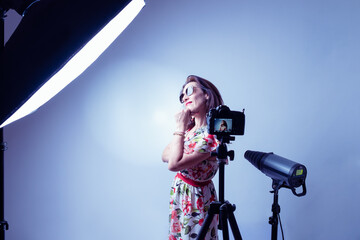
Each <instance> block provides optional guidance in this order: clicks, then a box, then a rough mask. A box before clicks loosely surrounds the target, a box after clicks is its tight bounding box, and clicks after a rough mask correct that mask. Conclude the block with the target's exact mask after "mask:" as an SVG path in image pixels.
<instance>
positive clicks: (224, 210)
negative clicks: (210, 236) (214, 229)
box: [196, 136, 242, 240]
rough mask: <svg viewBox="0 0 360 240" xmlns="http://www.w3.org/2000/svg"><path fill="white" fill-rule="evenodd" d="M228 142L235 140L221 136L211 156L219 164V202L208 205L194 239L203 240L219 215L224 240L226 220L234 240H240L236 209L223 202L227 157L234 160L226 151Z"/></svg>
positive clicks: (232, 155) (227, 231)
mask: <svg viewBox="0 0 360 240" xmlns="http://www.w3.org/2000/svg"><path fill="white" fill-rule="evenodd" d="M230 140H235V137H231V136H222V137H221V138H220V145H219V146H218V147H217V149H216V153H214V154H212V155H213V156H217V160H218V163H219V201H216V202H212V203H211V204H210V208H209V211H208V214H207V215H206V218H205V221H204V225H203V226H202V227H201V229H200V232H199V235H198V236H197V238H196V239H197V240H203V239H204V238H205V235H206V233H207V231H208V230H209V227H210V224H211V222H212V220H213V218H214V217H215V214H219V229H220V230H222V232H223V239H224V240H228V239H229V229H228V220H229V223H230V227H231V230H232V232H233V236H234V238H235V240H242V237H241V234H240V230H239V227H238V225H237V223H236V219H235V216H234V211H235V209H236V207H235V205H232V204H231V203H230V202H228V201H225V200H224V199H225V198H224V188H225V187H224V186H225V184H224V183H225V179H224V176H225V164H226V161H227V156H229V157H230V160H233V159H234V151H229V152H228V151H227V146H226V143H229V141H230Z"/></svg>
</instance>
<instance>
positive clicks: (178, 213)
mask: <svg viewBox="0 0 360 240" xmlns="http://www.w3.org/2000/svg"><path fill="white" fill-rule="evenodd" d="M218 144H219V142H218V140H217V139H216V138H215V137H214V136H213V135H210V134H208V132H207V127H206V126H205V127H202V128H199V129H197V130H196V131H195V132H194V133H192V134H187V137H186V138H185V140H184V152H185V153H186V154H191V153H193V152H200V153H208V152H212V151H215V150H216V147H217V146H218ZM217 169H218V163H217V161H216V160H204V161H202V162H201V163H199V164H198V165H196V166H194V167H192V168H188V169H185V170H182V171H180V173H181V174H182V175H183V176H185V177H186V178H189V179H191V180H194V181H196V182H207V181H209V180H211V179H212V178H213V177H214V176H215V174H216V172H217ZM216 200H217V195H216V190H215V186H214V184H213V182H212V181H210V182H209V183H208V184H207V185H205V186H202V187H195V186H192V185H190V184H188V183H186V182H184V181H183V180H181V179H180V178H178V177H175V179H174V181H173V184H172V187H171V191H170V214H169V222H170V230H169V240H190V239H196V237H197V236H198V233H199V232H200V229H201V226H202V225H203V223H204V221H205V217H206V214H207V211H208V210H209V207H210V203H211V202H213V201H216ZM217 225H218V217H217V215H215V217H214V218H213V221H212V222H211V224H210V227H209V230H208V232H207V234H206V236H205V239H206V240H217V239H218V235H217Z"/></svg>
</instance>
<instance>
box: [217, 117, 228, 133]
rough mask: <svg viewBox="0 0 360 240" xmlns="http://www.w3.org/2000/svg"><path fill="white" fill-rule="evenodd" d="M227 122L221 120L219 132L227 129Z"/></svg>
mask: <svg viewBox="0 0 360 240" xmlns="http://www.w3.org/2000/svg"><path fill="white" fill-rule="evenodd" d="M227 127H228V126H227V122H226V121H225V120H222V121H221V123H220V129H219V130H220V132H226V131H227Z"/></svg>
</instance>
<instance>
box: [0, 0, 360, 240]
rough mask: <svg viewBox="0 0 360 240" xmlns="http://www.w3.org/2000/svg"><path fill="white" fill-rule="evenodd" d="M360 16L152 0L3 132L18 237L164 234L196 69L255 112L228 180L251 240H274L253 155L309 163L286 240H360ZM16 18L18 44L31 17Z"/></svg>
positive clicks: (342, 8) (329, 9)
mask: <svg viewBox="0 0 360 240" xmlns="http://www.w3.org/2000/svg"><path fill="white" fill-rule="evenodd" d="M220 2H221V3H220ZM359 10H360V2H359V1H356V0H353V1H352V0H345V1H344V0H342V1H340V0H327V1H325V0H322V1H309V0H305V1H293V0H287V1H284V0H275V1H260V0H256V1H249V0H248V1H244V0H225V1H215V0H206V1H205V0H182V1H174V0H156V1H155V0H148V1H147V6H146V7H145V8H144V9H143V10H142V12H141V13H140V15H139V16H138V17H137V18H136V19H135V20H134V21H133V22H132V23H131V25H130V26H129V27H128V28H127V29H126V30H125V32H123V34H122V35H121V36H120V37H119V38H118V39H117V40H116V41H115V42H114V43H113V44H112V45H111V46H110V48H109V49H108V50H107V51H106V52H104V53H103V55H102V56H101V57H100V58H99V59H98V60H97V61H96V62H95V63H94V64H93V65H91V66H90V67H89V68H88V69H87V70H86V71H85V72H84V73H83V74H82V75H81V76H80V77H79V78H78V79H77V80H76V81H74V82H73V83H72V84H70V85H69V86H68V87H67V88H65V89H64V90H63V91H62V92H61V93H60V94H58V95H57V96H56V97H54V98H53V99H52V100H51V101H50V102H48V103H47V104H46V105H45V106H43V107H42V108H40V109H39V110H38V111H37V112H35V113H34V114H32V115H30V116H28V117H26V118H24V119H22V120H19V121H17V122H15V123H13V124H11V125H9V126H7V127H5V129H4V130H5V140H6V141H7V142H8V147H9V149H8V151H6V155H5V157H6V158H5V162H6V163H5V171H6V174H5V181H6V197H5V200H6V202H5V203H6V212H5V216H6V220H7V221H8V222H9V224H10V230H8V231H7V232H6V236H7V239H8V240H19V239H21V240H49V239H52V240H64V239H68V240H72V239H74V240H75V239H87V240H92V239H94V240H95V239H96V240H97V239H166V238H167V228H168V199H169V187H170V184H171V181H172V179H173V177H174V175H175V174H174V173H173V172H170V171H168V170H167V167H166V165H165V164H163V163H162V162H161V153H162V150H163V148H164V147H165V145H166V144H167V143H168V142H169V141H170V139H171V137H172V132H173V130H174V119H173V116H174V114H175V113H176V112H177V111H179V110H180V109H181V105H180V103H179V102H178V93H179V90H180V87H181V85H182V84H183V82H184V80H185V78H186V77H187V75H189V74H196V75H199V76H202V77H204V78H207V79H209V80H211V81H212V82H213V83H214V84H215V85H216V86H218V88H219V90H220V91H221V93H222V95H223V98H224V100H225V103H226V104H227V105H228V106H229V107H230V108H231V109H232V110H242V109H243V108H245V113H246V129H245V135H244V136H237V137H236V141H234V142H233V143H232V144H231V145H229V149H233V150H235V160H234V161H233V162H231V163H230V164H229V165H228V166H227V167H226V185H225V189H226V190H225V198H226V199H228V200H229V201H230V202H232V203H234V204H236V206H237V210H236V212H235V215H236V219H237V221H238V225H239V228H240V231H241V233H242V236H243V238H244V239H245V240H247V239H250V240H251V239H270V237H271V226H270V225H269V224H268V217H269V216H271V204H272V202H273V199H272V194H271V193H270V192H269V191H270V190H271V179H270V178H269V177H267V176H266V175H264V174H263V173H261V172H260V171H259V170H258V169H256V168H255V167H254V166H252V165H251V164H250V163H249V162H248V161H247V160H245V159H244V157H243V154H244V152H245V151H246V150H249V149H250V150H257V151H264V152H274V153H276V154H278V155H280V156H283V157H286V158H288V159H291V160H293V161H296V162H300V163H302V164H304V165H305V166H306V167H307V169H308V177H307V179H306V184H307V187H308V193H307V195H306V196H304V197H296V196H294V195H293V194H292V193H291V191H290V190H288V189H281V190H280V193H279V204H280V206H281V213H280V214H281V218H282V222H283V227H284V231H285V237H286V239H291V240H303V239H320V240H322V239H327V240H329V239H334V240H335V239H351V240H359V239H360V230H359V228H358V225H359V222H360V216H359V195H360V191H359V190H360V187H359V171H360V148H359V137H360V128H359V119H360V103H359V100H358V93H359V76H360V68H359V60H360V59H359V56H360V47H359V42H360V30H359V24H360V15H359ZM8 15H9V17H8V18H7V19H6V27H7V38H8V37H9V35H10V34H11V32H12V31H13V29H14V28H15V27H16V24H17V22H18V21H19V20H20V18H19V16H17V15H16V14H14V13H13V12H9V14H8ZM215 182H216V183H217V182H218V180H217V176H216V178H215ZM299 190H301V189H299ZM220 233H221V232H220ZM279 235H280V231H279ZM279 239H280V236H279Z"/></svg>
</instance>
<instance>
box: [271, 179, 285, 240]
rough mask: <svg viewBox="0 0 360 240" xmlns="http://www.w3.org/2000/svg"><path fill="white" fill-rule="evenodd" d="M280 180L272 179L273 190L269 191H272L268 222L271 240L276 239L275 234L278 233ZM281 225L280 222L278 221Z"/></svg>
mask: <svg viewBox="0 0 360 240" xmlns="http://www.w3.org/2000/svg"><path fill="white" fill-rule="evenodd" d="M282 184H283V183H282V182H279V181H276V180H274V179H273V184H272V188H273V189H274V190H273V191H270V192H271V193H274V202H273V204H272V207H271V211H272V213H273V215H272V217H269V224H270V225H271V240H277V234H278V223H279V219H280V217H279V213H280V206H279V203H278V202H279V195H278V193H279V189H280V188H281V187H282ZM280 225H281V222H280Z"/></svg>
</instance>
